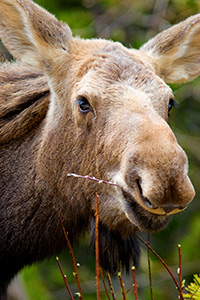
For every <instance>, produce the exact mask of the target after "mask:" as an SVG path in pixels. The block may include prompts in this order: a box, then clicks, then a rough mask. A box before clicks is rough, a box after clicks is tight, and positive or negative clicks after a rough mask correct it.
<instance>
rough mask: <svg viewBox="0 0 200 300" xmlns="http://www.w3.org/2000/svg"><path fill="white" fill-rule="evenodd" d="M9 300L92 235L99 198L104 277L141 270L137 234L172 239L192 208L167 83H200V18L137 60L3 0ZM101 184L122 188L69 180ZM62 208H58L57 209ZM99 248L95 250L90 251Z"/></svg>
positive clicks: (0, 137)
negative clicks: (43, 264)
mask: <svg viewBox="0 0 200 300" xmlns="http://www.w3.org/2000/svg"><path fill="white" fill-rule="evenodd" d="M0 6H1V9H0V38H1V39H2V41H3V43H4V45H5V46H6V47H7V49H8V50H9V51H10V53H11V54H12V55H13V56H14V58H16V62H13V63H4V64H2V65H1V68H0V105H1V106H0V299H1V300H4V299H6V291H7V287H8V285H9V283H10V281H11V280H12V278H13V277H14V276H15V275H16V274H17V273H18V272H19V271H20V270H21V269H22V268H23V267H24V266H25V265H30V264H32V263H34V262H37V261H41V260H42V259H44V258H46V257H49V256H51V255H54V254H57V253H58V252H59V251H61V250H62V249H63V248H64V247H65V245H66V241H65V237H64V234H63V231H62V226H61V224H60V220H59V216H58V211H57V207H58V208H59V211H60V212H61V214H62V219H63V224H64V226H65V228H66V231H67V232H68V236H69V239H70V241H71V243H72V244H74V243H76V242H78V240H79V237H80V235H83V234H84V233H85V232H86V231H88V230H89V229H90V230H91V241H94V212H95V200H96V193H98V195H99V222H100V224H99V248H100V263H101V265H102V267H103V268H104V269H106V270H108V271H110V272H111V273H113V274H115V273H116V272H117V270H118V268H119V264H122V265H123V267H124V268H125V269H128V268H129V264H130V262H133V263H134V264H135V265H136V264H137V262H138V259H139V247H138V244H137V240H136V237H135V234H136V233H137V232H141V231H148V232H152V231H158V230H161V229H163V228H164V227H165V226H166V225H167V224H168V221H169V219H170V217H171V215H172V214H174V213H177V212H179V211H182V210H184V209H185V208H186V207H187V206H188V204H189V203H190V202H191V201H192V199H193V198H194V194H195V192H194V188H193V186H192V184H191V182H190V179H189V177H188V162H187V156H186V154H185V152H184V151H183V150H182V148H181V147H180V146H179V145H178V142H177V140H176V138H175V136H174V134H173V132H172V130H171V129H170V127H169V125H168V115H169V111H170V110H171V108H172V106H173V104H174V97H173V93H172V90H171V88H170V87H169V86H168V85H167V83H184V82H188V81H191V80H193V79H194V78H196V77H198V76H199V75H200V67H199V65H200V43H199V41H200V14H198V15H195V16H191V17H189V18H188V19H186V20H185V21H183V22H181V23H179V24H177V25H174V26H172V27H171V28H169V29H166V30H165V31H163V32H161V33H160V34H158V35H157V36H155V37H154V38H153V39H151V40H150V41H149V42H147V43H146V44H144V45H143V46H142V47H141V48H140V49H139V50H136V49H128V48H126V47H124V46H123V45H122V44H121V43H118V42H113V41H110V40H109V41H108V40H104V39H90V40H87V39H82V38H79V37H73V36H72V33H71V30H70V28H69V27H68V25H67V24H65V23H62V22H60V21H58V20H57V19H56V18H55V17H54V16H53V15H51V14H50V13H48V12H47V11H45V10H44V9H43V8H41V7H40V6H38V5H37V4H35V3H34V2H32V1H31V0H0ZM69 173H75V174H82V175H86V174H87V175H91V176H94V177H96V178H99V179H102V180H107V181H110V182H112V183H114V185H108V184H97V183H96V182H94V181H91V180H82V179H78V180H77V178H74V177H69V176H68V174H69ZM56 206H57V207H56ZM92 244H93V242H92Z"/></svg>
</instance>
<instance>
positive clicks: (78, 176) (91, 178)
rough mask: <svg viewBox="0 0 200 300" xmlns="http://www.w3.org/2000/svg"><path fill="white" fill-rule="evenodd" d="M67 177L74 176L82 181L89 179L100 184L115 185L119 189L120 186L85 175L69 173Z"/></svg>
mask: <svg viewBox="0 0 200 300" xmlns="http://www.w3.org/2000/svg"><path fill="white" fill-rule="evenodd" d="M67 176H69V177H70V176H72V177H76V178H82V179H89V180H93V181H96V182H98V183H106V184H109V185H113V186H118V187H119V185H118V184H116V183H113V182H111V181H106V180H102V179H97V178H95V177H91V176H89V175H85V176H83V175H78V174H74V173H68V174H67Z"/></svg>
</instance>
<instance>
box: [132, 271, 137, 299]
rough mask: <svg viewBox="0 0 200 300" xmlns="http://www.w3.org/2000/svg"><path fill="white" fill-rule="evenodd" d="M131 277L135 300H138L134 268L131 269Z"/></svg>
mask: <svg viewBox="0 0 200 300" xmlns="http://www.w3.org/2000/svg"><path fill="white" fill-rule="evenodd" d="M132 277H133V292H134V296H135V300H138V292H137V283H136V274H135V267H132Z"/></svg>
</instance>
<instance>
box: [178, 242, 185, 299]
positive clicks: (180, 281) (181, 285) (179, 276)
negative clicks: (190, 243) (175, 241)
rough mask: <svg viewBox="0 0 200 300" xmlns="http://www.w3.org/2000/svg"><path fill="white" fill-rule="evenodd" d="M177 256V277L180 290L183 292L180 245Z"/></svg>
mask: <svg viewBox="0 0 200 300" xmlns="http://www.w3.org/2000/svg"><path fill="white" fill-rule="evenodd" d="M178 258H179V267H178V278H179V285H180V288H181V291H182V293H183V289H184V285H183V278H182V253H181V245H178Z"/></svg>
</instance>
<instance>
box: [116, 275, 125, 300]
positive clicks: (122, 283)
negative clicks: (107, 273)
mask: <svg viewBox="0 0 200 300" xmlns="http://www.w3.org/2000/svg"><path fill="white" fill-rule="evenodd" d="M117 275H118V277H119V281H120V285H121V291H122V296H123V300H127V298H126V291H125V288H124V282H123V278H122V273H121V272H118V274H117Z"/></svg>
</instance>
